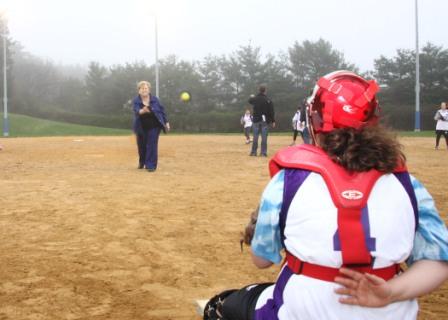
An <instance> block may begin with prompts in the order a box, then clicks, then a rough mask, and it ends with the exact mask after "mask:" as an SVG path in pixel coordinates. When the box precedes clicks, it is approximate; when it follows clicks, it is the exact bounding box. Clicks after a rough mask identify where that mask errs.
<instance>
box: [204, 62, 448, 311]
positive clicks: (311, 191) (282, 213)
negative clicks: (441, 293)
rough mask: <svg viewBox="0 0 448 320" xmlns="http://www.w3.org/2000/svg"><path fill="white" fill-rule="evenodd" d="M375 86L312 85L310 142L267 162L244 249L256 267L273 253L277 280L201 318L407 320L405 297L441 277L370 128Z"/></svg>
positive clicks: (422, 208)
mask: <svg viewBox="0 0 448 320" xmlns="http://www.w3.org/2000/svg"><path fill="white" fill-rule="evenodd" d="M378 90H379V87H378V85H377V83H376V82H375V81H373V80H371V81H366V80H365V79H363V78H362V77H360V76H358V75H356V74H354V73H352V72H349V71H337V72H334V73H330V74H328V75H326V76H324V77H322V78H321V79H319V81H318V82H317V84H316V86H315V88H314V90H313V93H312V95H311V97H310V98H309V99H308V111H307V112H308V120H309V124H310V128H309V129H310V133H311V136H312V140H313V145H299V146H295V147H288V148H285V149H284V150H281V151H279V152H278V153H277V154H276V155H275V156H274V157H273V159H272V160H271V162H270V165H269V166H270V173H271V176H272V179H271V181H270V182H269V184H268V185H267V187H266V188H265V190H264V192H263V194H262V197H261V201H260V208H259V215H258V219H257V222H256V228H255V234H254V237H253V240H252V243H251V244H252V260H253V262H254V264H255V265H256V266H257V267H259V268H268V267H270V266H272V265H273V264H274V263H276V264H278V263H280V262H281V261H282V255H281V253H282V252H284V256H285V259H284V261H285V263H284V264H283V265H282V267H281V270H280V273H279V275H278V277H277V280H276V282H275V283H263V284H254V285H250V286H247V287H245V288H243V289H240V290H228V291H225V292H223V293H221V294H218V295H217V296H215V297H214V298H212V299H211V300H210V301H209V303H208V304H207V305H206V308H205V310H204V319H232V320H243V319H251V320H254V319H255V320H261V319H263V320H265V319H309V320H310V319H311V320H312V319H326V320H336V319H369V320H396V319H405V320H406V319H416V318H417V313H418V304H417V300H416V297H418V296H420V295H423V294H427V293H429V292H431V291H433V290H435V289H436V288H437V287H439V286H440V285H441V284H443V282H444V281H445V280H446V279H447V278H448V263H447V261H448V232H447V229H446V226H445V224H444V222H443V221H442V220H441V218H440V216H439V214H438V212H437V210H436V207H435V205H434V201H433V199H432V198H431V196H430V194H429V193H428V192H427V191H426V189H425V188H424V187H423V185H422V184H421V183H420V182H419V181H418V180H417V179H416V178H414V177H413V176H411V175H410V174H409V173H408V172H407V169H406V164H405V156H404V155H403V153H402V151H401V146H400V144H399V143H398V141H397V140H396V138H395V137H394V136H392V135H390V133H389V132H387V131H386V130H385V129H384V128H382V127H381V126H379V125H378V109H379V108H378V101H377V99H376V93H377V91H378ZM385 199H387V201H385ZM401 263H406V264H407V265H408V268H407V269H406V271H404V272H402V271H400V264H401Z"/></svg>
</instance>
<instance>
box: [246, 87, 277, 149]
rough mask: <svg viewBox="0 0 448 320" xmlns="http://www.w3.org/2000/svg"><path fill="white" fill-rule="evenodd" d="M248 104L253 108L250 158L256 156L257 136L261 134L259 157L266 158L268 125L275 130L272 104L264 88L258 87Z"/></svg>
mask: <svg viewBox="0 0 448 320" xmlns="http://www.w3.org/2000/svg"><path fill="white" fill-rule="evenodd" d="M249 103H250V104H251V105H252V106H253V107H254V111H253V113H252V114H253V125H252V128H253V134H254V138H253V142H252V149H251V152H250V156H256V155H257V149H258V136H259V134H260V133H261V152H260V156H262V157H267V152H268V131H269V130H268V128H269V125H271V126H272V128H275V117H274V116H275V113H274V103H273V102H272V100H271V99H270V98H269V97H268V96H267V95H266V86H265V85H260V87H259V88H258V94H257V95H256V96H251V97H250V98H249Z"/></svg>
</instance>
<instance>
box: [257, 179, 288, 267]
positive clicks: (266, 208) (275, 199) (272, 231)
mask: <svg viewBox="0 0 448 320" xmlns="http://www.w3.org/2000/svg"><path fill="white" fill-rule="evenodd" d="M284 176H285V173H284V171H283V170H281V171H279V172H278V173H277V174H276V175H275V176H274V177H273V178H272V179H271V181H270V182H269V184H268V185H267V186H266V188H265V190H264V191H263V194H262V196H261V201H260V210H259V213H258V220H257V225H256V228H255V234H254V237H253V239H252V244H251V246H252V252H253V253H254V254H255V255H256V256H258V257H261V258H263V259H266V260H269V261H272V262H273V263H280V262H281V260H282V257H281V255H280V251H281V250H282V244H281V239H280V227H279V214H280V210H281V208H282V202H283V184H284Z"/></svg>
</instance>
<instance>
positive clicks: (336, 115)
mask: <svg viewBox="0 0 448 320" xmlns="http://www.w3.org/2000/svg"><path fill="white" fill-rule="evenodd" d="M378 90H379V87H378V84H377V83H376V81H375V80H370V81H367V80H365V79H364V78H362V77H360V76H358V75H357V74H355V73H353V72H350V71H344V70H342V71H335V72H332V73H329V74H327V75H325V76H323V77H322V78H320V79H319V81H317V84H316V86H315V87H314V90H313V93H312V95H311V96H310V97H309V98H308V99H307V114H308V121H309V126H310V127H311V130H310V131H311V133H312V134H313V136H314V134H315V133H320V132H330V131H332V130H333V129H336V128H355V129H359V128H362V127H363V126H366V125H370V124H375V123H377V121H378V113H379V106H378V100H377V99H376V96H375V94H376V93H377V92H378Z"/></svg>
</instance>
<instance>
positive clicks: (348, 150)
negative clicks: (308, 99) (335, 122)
mask: <svg viewBox="0 0 448 320" xmlns="http://www.w3.org/2000/svg"><path fill="white" fill-rule="evenodd" d="M318 144H319V145H320V147H321V148H322V149H323V150H324V151H325V152H326V153H327V154H328V155H329V157H330V158H331V159H332V160H333V161H334V162H336V163H337V164H339V165H341V166H342V167H344V168H345V169H347V170H348V171H355V172H362V171H369V170H371V169H376V170H378V171H380V172H384V173H391V172H393V171H394V169H395V168H396V167H397V166H398V165H400V164H404V163H405V161H406V157H405V155H404V154H403V152H402V151H401V147H402V146H401V144H400V143H399V142H398V140H397V138H396V135H394V134H392V133H391V132H389V131H388V130H386V129H385V128H384V127H381V126H368V127H364V128H362V129H354V128H342V129H335V130H333V131H331V132H329V133H326V134H319V135H318Z"/></svg>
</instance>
